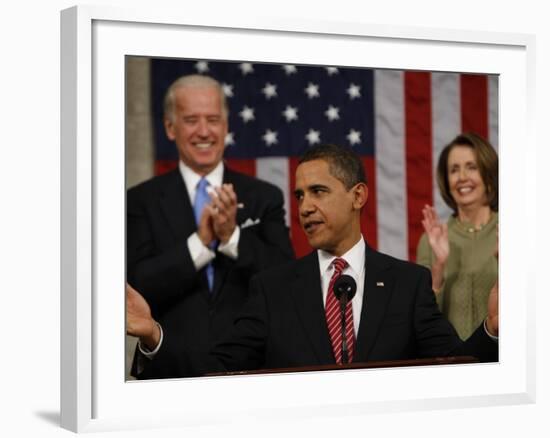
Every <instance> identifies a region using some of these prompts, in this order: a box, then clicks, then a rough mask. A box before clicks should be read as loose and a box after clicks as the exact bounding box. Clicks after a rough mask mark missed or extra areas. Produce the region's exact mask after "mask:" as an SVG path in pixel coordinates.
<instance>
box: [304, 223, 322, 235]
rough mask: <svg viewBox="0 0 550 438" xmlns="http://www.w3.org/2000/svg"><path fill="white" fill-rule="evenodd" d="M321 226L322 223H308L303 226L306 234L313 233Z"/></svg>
mask: <svg viewBox="0 0 550 438" xmlns="http://www.w3.org/2000/svg"><path fill="white" fill-rule="evenodd" d="M322 225H323V222H322V221H308V222H305V223H304V224H303V228H304V231H305V232H306V234H313V233H315V232H316V231H317V230H318V229H319V228H320V227H321V226H322Z"/></svg>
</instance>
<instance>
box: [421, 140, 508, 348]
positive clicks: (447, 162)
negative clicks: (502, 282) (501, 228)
mask: <svg viewBox="0 0 550 438" xmlns="http://www.w3.org/2000/svg"><path fill="white" fill-rule="evenodd" d="M437 183H438V186H439V190H440V192H441V196H442V197H443V199H444V201H445V203H446V204H447V205H448V206H449V207H450V208H451V209H452V210H453V214H452V215H451V217H450V218H449V220H448V221H447V223H442V222H440V220H439V218H438V216H437V213H436V211H435V209H434V208H433V207H432V206H429V205H426V206H425V207H424V209H423V210H422V214H423V217H424V218H423V220H422V225H423V227H424V231H425V232H424V234H423V235H422V237H421V238H420V241H419V243H418V248H417V259H416V261H417V263H419V264H421V265H424V266H426V267H428V268H429V269H430V270H431V272H432V287H433V290H434V292H435V294H436V299H437V302H438V305H439V307H440V309H441V311H442V312H443V314H444V315H445V316H446V317H447V318H448V319H449V321H450V322H451V323H452V324H453V325H454V327H455V329H456V331H457V332H458V334H459V336H460V337H461V338H462V339H466V338H468V337H469V336H470V335H471V334H472V332H473V331H474V330H475V329H476V328H477V327H478V326H479V324H480V323H481V322H482V321H483V320H484V318H485V317H486V315H487V297H488V295H489V292H490V290H491V288H492V287H493V286H494V284H495V283H496V281H497V278H498V260H497V257H498V156H497V154H496V152H495V150H494V149H493V147H492V146H491V145H490V144H489V143H488V142H487V141H486V140H484V139H483V138H481V137H480V136H478V135H477V134H473V133H465V134H460V135H459V136H457V137H456V138H455V139H454V140H453V141H452V142H451V143H449V144H448V145H447V146H446V147H445V148H444V149H443V151H442V152H441V155H440V156H439V162H438V165H437Z"/></svg>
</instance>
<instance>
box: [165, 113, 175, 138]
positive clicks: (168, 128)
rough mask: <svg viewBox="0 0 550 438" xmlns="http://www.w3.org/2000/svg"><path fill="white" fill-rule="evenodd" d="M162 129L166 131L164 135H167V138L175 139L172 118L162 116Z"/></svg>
mask: <svg viewBox="0 0 550 438" xmlns="http://www.w3.org/2000/svg"><path fill="white" fill-rule="evenodd" d="M164 130H165V131H166V137H168V139H169V140H171V141H175V140H176V133H175V132H174V123H173V122H172V120H170V118H169V117H165V118H164Z"/></svg>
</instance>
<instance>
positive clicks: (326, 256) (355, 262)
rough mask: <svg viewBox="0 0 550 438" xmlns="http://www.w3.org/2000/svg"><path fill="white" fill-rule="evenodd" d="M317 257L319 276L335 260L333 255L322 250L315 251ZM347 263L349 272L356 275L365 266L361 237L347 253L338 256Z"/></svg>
mask: <svg viewBox="0 0 550 438" xmlns="http://www.w3.org/2000/svg"><path fill="white" fill-rule="evenodd" d="M317 254H318V257H319V267H320V269H321V274H322V273H324V272H326V271H327V270H328V269H330V267H331V264H332V262H333V261H334V259H335V258H336V257H335V256H334V255H333V254H330V253H329V252H327V251H323V250H322V249H320V250H318V251H317ZM340 258H342V259H344V260H345V261H346V262H348V266H349V267H350V268H351V270H352V271H353V272H355V273H357V274H360V273H361V272H362V271H363V269H364V266H365V240H364V239H363V236H361V238H360V239H359V240H358V241H357V243H356V244H355V245H353V246H352V247H351V248H350V249H349V250H348V252H346V253H345V254H343V255H342V256H340Z"/></svg>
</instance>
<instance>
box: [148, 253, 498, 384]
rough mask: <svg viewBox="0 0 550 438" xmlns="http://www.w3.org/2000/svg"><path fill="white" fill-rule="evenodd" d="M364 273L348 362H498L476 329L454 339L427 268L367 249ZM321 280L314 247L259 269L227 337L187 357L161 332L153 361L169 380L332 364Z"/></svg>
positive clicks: (490, 345)
mask: <svg viewBox="0 0 550 438" xmlns="http://www.w3.org/2000/svg"><path fill="white" fill-rule="evenodd" d="M365 272H366V275H365V288H364V297H363V308H362V309H361V320H360V325H359V332H358V336H357V342H356V347H355V348H356V349H355V355H354V358H353V360H354V362H366V361H379V360H399V359H411V358H425V357H441V356H451V355H472V356H476V357H478V358H479V359H480V360H481V361H496V360H497V359H498V343H497V342H495V341H493V340H491V339H490V338H489V337H488V336H487V334H486V333H485V331H484V328H483V326H480V328H479V329H478V330H477V331H476V332H475V333H474V334H473V335H472V336H471V337H470V338H469V339H468V340H466V341H465V342H462V341H461V340H460V338H459V337H458V335H457V334H456V331H455V330H454V328H453V327H452V326H451V324H450V323H449V322H448V321H447V320H446V319H445V318H444V316H443V315H442V314H441V312H440V311H439V309H438V307H437V304H436V302H435V298H434V293H433V292H432V289H431V284H432V283H431V275H430V272H429V270H427V269H426V268H424V267H421V266H418V265H415V264H413V263H409V262H404V261H401V260H397V259H394V258H392V257H389V256H387V255H384V254H381V253H378V252H376V251H373V250H372V249H370V248H368V247H367V250H366V261H365ZM320 278H321V274H320V271H319V263H318V260H317V253H316V252H313V253H311V254H310V255H308V256H306V257H304V258H302V259H300V260H296V261H294V262H291V263H289V264H286V265H283V266H280V267H277V268H274V269H271V270H269V271H264V272H263V273H260V274H259V275H257V276H255V277H254V279H253V280H252V282H251V299H250V301H249V302H248V303H247V305H246V306H245V308H244V309H243V312H242V313H241V315H240V316H239V317H238V318H237V320H236V321H235V324H234V326H233V329H232V332H231V334H230V335H229V336H228V337H227V338H226V339H224V340H223V341H221V342H219V343H218V344H217V345H216V346H215V347H214V348H213V350H211V352H210V354H209V355H206V356H202V357H199V356H198V355H190V354H188V353H187V352H186V351H184V349H183V348H182V346H181V344H179V343H178V342H177V339H175V338H174V337H173V336H172V334H171V333H170V332H169V331H168V330H165V333H164V334H165V339H164V342H163V346H162V347H161V349H160V350H159V353H158V357H157V358H160V359H161V360H162V358H166V357H170V362H171V364H172V365H173V368H172V369H171V370H167V371H168V372H169V373H170V374H171V376H172V377H174V376H182V375H196V374H203V373H205V372H210V371H237V370H250V369H260V368H279V367H296V366H314V365H325V364H334V363H335V361H334V357H333V353H332V348H331V344H330V340H329V335H328V329H327V324H326V320H325V312H324V306H323V302H322V294H321V281H320ZM377 283H378V284H377ZM380 283H383V286H380V285H379V284H380ZM157 358H155V359H154V360H153V362H154V361H155V360H157Z"/></svg>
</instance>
